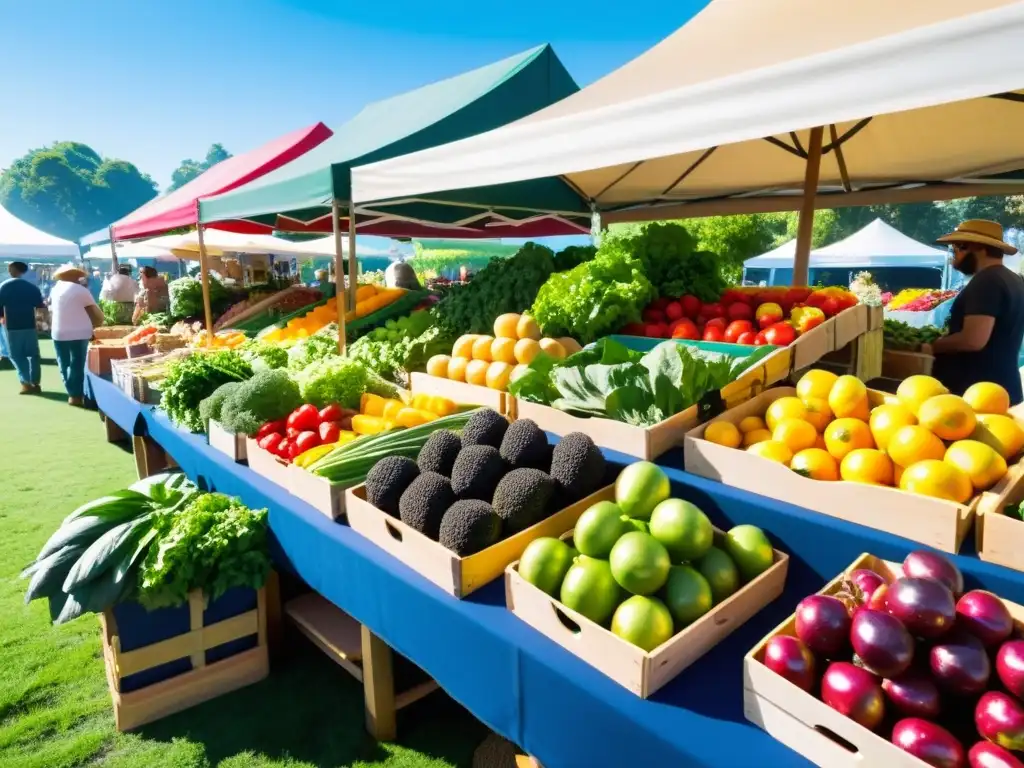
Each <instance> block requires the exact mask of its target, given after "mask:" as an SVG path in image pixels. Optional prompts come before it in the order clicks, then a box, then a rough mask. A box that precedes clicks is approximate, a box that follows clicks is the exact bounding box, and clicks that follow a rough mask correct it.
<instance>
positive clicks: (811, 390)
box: [796, 369, 839, 403]
mask: <svg viewBox="0 0 1024 768" xmlns="http://www.w3.org/2000/svg"><path fill="white" fill-rule="evenodd" d="M838 378H839V377H838V376H836V375H835V374H834V373H832V372H831V371H822V370H817V369H815V370H813V371H808V372H807V373H805V374H804V375H803V376H801V377H800V381H798V382H797V383H796V396H797V397H799V398H800V399H801V400H803V401H804V402H805V403H806V402H807V401H808V400H809V399H810V398H816V399H821V400H828V393H829V392H831V391H832V385H834V384H835V383H836V379H838Z"/></svg>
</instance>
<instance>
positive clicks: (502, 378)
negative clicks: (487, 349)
mask: <svg viewBox="0 0 1024 768" xmlns="http://www.w3.org/2000/svg"><path fill="white" fill-rule="evenodd" d="M511 375H512V366H511V365H509V364H508V363H502V362H494V363H491V364H490V365H489V366H487V373H486V375H485V376H484V381H485V382H486V383H487V386H488V388H490V389H497V390H501V391H502V392H504V391H505V390H506V389H508V379H509V377H510V376H511Z"/></svg>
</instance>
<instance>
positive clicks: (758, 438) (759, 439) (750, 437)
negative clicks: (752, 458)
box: [743, 429, 772, 448]
mask: <svg viewBox="0 0 1024 768" xmlns="http://www.w3.org/2000/svg"><path fill="white" fill-rule="evenodd" d="M771 439H772V433H771V432H769V431H768V430H767V429H754V430H751V431H750V432H747V433H746V434H745V435H744V436H743V447H744V448H749V447H750V446H752V445H757V444H758V443H763V442H764V441H765V440H771Z"/></svg>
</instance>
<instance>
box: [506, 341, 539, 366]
mask: <svg viewBox="0 0 1024 768" xmlns="http://www.w3.org/2000/svg"><path fill="white" fill-rule="evenodd" d="M512 353H513V354H514V355H515V357H516V362H518V363H522V364H523V365H529V364H530V363H532V362H533V358H535V357H536V356H537V355H539V354H540V344H538V343H537V342H536V341H534V340H533V339H520V340H519V341H517V342H516V345H515V346H514V347H513V348H512Z"/></svg>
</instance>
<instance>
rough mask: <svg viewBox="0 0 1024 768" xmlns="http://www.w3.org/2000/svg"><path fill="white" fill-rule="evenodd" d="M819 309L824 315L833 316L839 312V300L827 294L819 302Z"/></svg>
mask: <svg viewBox="0 0 1024 768" xmlns="http://www.w3.org/2000/svg"><path fill="white" fill-rule="evenodd" d="M820 309H821V311H822V312H824V313H825V317H835V316H836V315H838V314H839V312H840V308H839V301H838V300H837V299H836V298H835V297H834V296H829V297H828V298H827V299H825V300H824V301H823V302H821V307H820Z"/></svg>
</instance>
